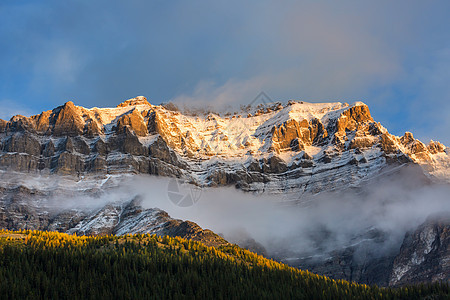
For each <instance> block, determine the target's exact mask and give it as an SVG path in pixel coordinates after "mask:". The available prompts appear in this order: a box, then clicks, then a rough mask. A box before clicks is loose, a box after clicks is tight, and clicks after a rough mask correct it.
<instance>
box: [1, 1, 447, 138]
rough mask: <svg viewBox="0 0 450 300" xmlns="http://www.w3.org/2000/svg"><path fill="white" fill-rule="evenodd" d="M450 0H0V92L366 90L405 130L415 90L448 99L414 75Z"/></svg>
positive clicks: (223, 94)
mask: <svg viewBox="0 0 450 300" xmlns="http://www.w3.org/2000/svg"><path fill="white" fill-rule="evenodd" d="M449 5H450V4H449V3H448V1H436V2H435V3H434V4H433V5H428V4H426V3H423V2H420V1H396V2H395V3H392V1H376V2H371V3H367V2H361V3H360V2H358V3H355V2H354V1H339V2H336V3H334V2H325V1H287V2H285V3H283V5H280V4H279V3H278V2H274V1H259V2H257V3H250V2H249V3H242V2H238V1H227V2H226V3H217V2H214V3H213V2H208V1H192V2H189V3H186V2H182V1H175V2H170V3H169V2H167V3H163V2H144V1H133V2H132V3H126V4H124V3H120V2H106V1H100V2H96V3H95V4H92V3H90V4H89V5H87V4H84V3H75V4H67V3H61V2H58V1H50V2H46V3H32V4H30V3H27V4H23V3H19V4H18V3H12V4H4V5H2V9H1V10H0V17H1V18H2V24H3V25H4V26H2V29H0V38H1V39H2V41H3V44H4V45H5V47H2V49H0V54H1V55H0V63H1V64H2V66H3V68H2V70H0V88H1V90H2V93H3V94H2V95H1V96H2V97H3V98H8V99H17V101H21V102H24V103H25V102H28V105H29V106H33V107H34V106H37V105H38V104H39V105H41V106H45V107H46V109H49V108H52V107H54V106H55V105H57V104H60V103H63V102H65V101H66V100H68V99H71V100H74V101H75V102H76V103H77V104H80V105H84V106H114V105H116V104H117V103H119V102H121V101H123V100H124V99H128V98H130V97H133V96H135V95H141V94H142V95H145V96H147V97H148V98H149V99H150V100H151V101H152V102H153V103H155V104H158V103H160V102H167V101H169V100H174V101H177V102H180V103H182V102H187V103H195V104H202V105H203V104H204V103H208V104H209V105H211V106H215V105H223V104H224V103H226V104H229V103H231V104H239V103H244V104H246V103H248V102H249V101H251V100H253V98H254V97H255V96H256V95H258V94H259V92H261V91H265V92H266V93H267V94H268V95H270V96H271V97H272V98H273V99H274V100H282V101H286V100H289V99H302V100H305V101H312V102H317V101H336V100H338V101H345V102H352V101H355V100H363V101H365V102H367V104H368V105H369V106H370V107H371V108H372V110H373V112H374V116H375V117H376V119H377V120H378V121H381V122H382V123H386V124H389V125H390V126H389V129H391V130H393V131H394V133H397V134H401V133H403V132H404V131H405V130H407V129H410V127H413V125H414V122H417V121H418V120H419V119H420V118H421V117H422V116H421V114H420V113H418V112H417V111H415V110H409V109H406V110H405V107H413V106H414V104H415V103H417V102H420V101H424V99H425V98H424V97H419V98H418V97H415V96H416V95H417V94H420V93H422V94H426V91H429V90H431V91H433V92H434V98H441V99H447V98H445V97H447V96H446V94H445V90H443V89H433V84H432V83H431V82H428V83H427V80H429V78H427V77H425V76H415V75H414V74H415V70H419V69H428V68H430V66H431V65H432V63H433V60H434V59H437V58H435V57H434V56H435V54H434V53H436V52H437V51H441V50H442V49H445V47H448V45H447V43H448V42H447V41H448V40H449V38H450V33H449V31H448V30H446V28H448V24H449V23H448V22H449V21H448V16H447V14H446V13H445V12H447V11H448V9H449ZM81 19H82V21H81ZM17 20H21V21H20V22H17ZM433 68H434V67H433ZM443 71H445V68H444V67H442V71H441V74H442V76H444V77H443V78H445V75H446V74H445V73H444V72H443ZM432 73H433V72H432ZM444 82H445V81H444ZM436 84H437V83H436V82H435V85H436ZM426 86H429V88H426V89H422V87H423V88H425V87H426ZM438 91H440V92H439V93H438ZM419 111H420V110H419ZM434 112H436V113H439V109H437V108H436V109H434ZM435 124H436V123H434V124H429V123H427V124H424V126H426V127H427V129H431V127H437V126H436V125H435ZM405 127H407V128H405ZM410 130H411V129H410ZM436 134H443V133H442V132H438V131H436Z"/></svg>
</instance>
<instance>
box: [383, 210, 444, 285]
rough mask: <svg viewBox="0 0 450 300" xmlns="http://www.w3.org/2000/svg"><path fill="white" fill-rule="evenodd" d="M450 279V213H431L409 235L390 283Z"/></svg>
mask: <svg viewBox="0 0 450 300" xmlns="http://www.w3.org/2000/svg"><path fill="white" fill-rule="evenodd" d="M435 281H447V282H450V212H446V213H442V214H439V215H433V216H430V217H429V218H428V219H427V221H426V222H425V223H423V224H422V225H420V226H419V227H418V228H417V229H416V230H415V231H414V232H409V233H407V234H406V236H405V240H404V241H403V244H402V247H401V249H400V254H398V255H397V257H396V258H395V260H394V263H393V268H392V272H391V275H390V280H389V284H390V285H392V286H399V285H405V284H413V283H420V282H435Z"/></svg>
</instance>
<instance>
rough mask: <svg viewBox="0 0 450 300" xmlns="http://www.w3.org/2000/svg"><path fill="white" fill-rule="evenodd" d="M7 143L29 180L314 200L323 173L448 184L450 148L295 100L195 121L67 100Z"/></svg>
mask: <svg viewBox="0 0 450 300" xmlns="http://www.w3.org/2000/svg"><path fill="white" fill-rule="evenodd" d="M0 137H1V141H0V149H1V150H2V152H1V153H0V168H12V169H14V170H17V171H25V172H47V173H56V174H74V175H76V174H84V173H86V174H91V173H92V174H98V173H100V174H113V173H123V172H126V173H150V174H156V175H163V176H173V177H181V178H183V179H185V180H186V181H188V182H191V183H194V184H197V185H200V186H217V185H233V184H234V185H236V186H237V187H239V188H242V189H243V190H246V191H254V192H255V191H256V192H261V191H269V192H286V191H291V192H292V191H298V190H302V188H303V189H304V188H305V187H306V189H307V186H314V184H311V183H316V184H315V185H316V187H318V188H315V189H311V190H308V192H312V193H316V192H318V191H319V190H320V189H324V188H325V186H330V184H329V183H330V182H328V184H324V182H323V180H324V178H323V176H321V175H320V174H321V173H325V174H328V175H331V176H332V175H333V174H332V173H336V174H339V175H340V176H341V175H342V176H343V178H344V182H342V183H339V184H337V185H334V186H343V185H346V184H347V185H348V184H350V183H355V182H359V181H361V180H363V179H364V178H367V177H370V176H373V175H374V174H376V173H377V172H378V171H379V170H380V169H381V168H383V167H386V166H389V165H401V164H405V163H412V164H416V165H419V166H420V167H421V168H422V169H423V170H424V173H425V174H426V175H427V176H429V177H433V178H434V179H437V180H444V181H450V171H449V170H450V158H449V153H448V148H446V147H445V146H444V145H442V144H441V143H439V142H434V141H431V142H430V143H429V144H428V145H425V144H424V143H422V142H421V141H419V140H417V139H415V138H414V137H413V135H412V133H409V132H406V133H405V134H404V135H403V136H402V137H397V136H394V135H391V134H390V133H389V132H388V131H387V129H385V128H384V127H383V126H382V125H381V124H380V123H377V122H375V121H374V120H373V118H372V116H371V115H370V111H369V108H368V106H367V105H365V104H364V103H362V102H356V103H354V104H352V105H348V104H347V103H340V102H337V103H306V102H303V101H299V102H297V101H289V102H288V104H286V105H284V106H283V105H281V104H274V105H267V106H263V105H260V106H258V107H257V108H256V109H255V110H253V114H252V113H248V115H247V116H242V115H238V114H234V115H228V116H225V117H221V116H219V115H216V114H208V115H206V116H203V117H199V116H197V117H194V116H188V115H183V114H182V113H180V112H178V111H173V110H169V109H166V108H165V107H164V106H161V105H158V106H154V105H151V104H150V103H149V102H148V101H147V99H146V98H145V97H143V96H139V97H136V98H132V99H129V100H126V101H125V102H123V103H121V104H119V105H118V106H117V107H116V108H96V107H94V108H91V109H86V108H84V107H81V106H75V105H74V104H73V102H70V101H69V102H67V103H65V104H64V105H62V106H59V107H57V108H55V109H53V110H51V111H46V112H42V113H41V114H39V115H35V116H31V117H24V116H14V117H12V118H11V119H10V121H0ZM124 166H127V167H124ZM336 169H337V170H338V172H335V170H336ZM341 172H342V174H341ZM345 178H347V179H345ZM333 181H334V182H335V181H336V179H334V180H333ZM335 183H336V182H335ZM299 187H300V188H299Z"/></svg>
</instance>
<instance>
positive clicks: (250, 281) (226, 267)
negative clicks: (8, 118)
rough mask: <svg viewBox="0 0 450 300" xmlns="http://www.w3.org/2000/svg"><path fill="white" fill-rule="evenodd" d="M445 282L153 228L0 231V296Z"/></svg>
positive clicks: (290, 290)
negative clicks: (383, 280)
mask: <svg viewBox="0 0 450 300" xmlns="http://www.w3.org/2000/svg"><path fill="white" fill-rule="evenodd" d="M449 296H450V289H449V286H448V285H447V284H429V285H420V286H413V287H403V288H400V289H387V288H378V287H376V286H371V287H369V286H367V285H361V284H356V283H350V282H347V281H341V280H339V281H335V280H332V279H329V278H327V277H324V276H318V275H315V274H312V273H310V272H308V271H301V270H298V269H295V268H291V267H288V266H286V265H284V264H280V263H277V262H274V261H272V260H269V259H266V258H264V257H262V256H259V255H256V254H254V253H252V252H249V251H247V250H243V249H241V248H239V247H237V246H235V245H226V246H220V247H218V248H213V247H207V246H204V245H203V244H201V243H198V242H194V241H192V240H186V239H181V238H170V237H167V236H166V237H163V238H162V237H159V236H156V235H125V236H76V235H67V234H62V233H57V232H42V231H4V230H2V231H0V298H1V299H51V298H53V299H194V298H195V299H236V298H242V299H422V298H426V297H431V298H430V299H446V298H448V297H449Z"/></svg>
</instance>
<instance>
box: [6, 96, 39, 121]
mask: <svg viewBox="0 0 450 300" xmlns="http://www.w3.org/2000/svg"><path fill="white" fill-rule="evenodd" d="M32 114H33V111H32V110H31V109H30V108H29V107H27V106H25V105H21V104H20V103H18V102H16V101H12V100H7V99H5V100H0V119H3V120H6V121H9V119H11V117H13V116H15V115H22V116H27V117H29V116H31V115H32Z"/></svg>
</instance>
